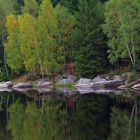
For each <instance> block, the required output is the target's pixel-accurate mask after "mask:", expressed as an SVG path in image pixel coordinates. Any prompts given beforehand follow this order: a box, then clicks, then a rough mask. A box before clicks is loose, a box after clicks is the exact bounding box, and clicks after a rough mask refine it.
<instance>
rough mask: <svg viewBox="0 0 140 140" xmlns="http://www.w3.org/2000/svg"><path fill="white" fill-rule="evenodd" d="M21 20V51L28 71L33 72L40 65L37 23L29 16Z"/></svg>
mask: <svg viewBox="0 0 140 140" xmlns="http://www.w3.org/2000/svg"><path fill="white" fill-rule="evenodd" d="M19 20H20V25H19V26H20V27H19V28H20V31H19V40H20V51H21V54H22V56H23V58H24V66H25V68H26V70H28V71H33V70H34V69H35V67H36V66H37V65H38V64H39V54H38V53H39V48H38V47H39V45H38V44H39V43H38V40H37V36H38V35H37V21H36V19H35V18H34V17H33V16H31V15H28V14H24V15H23V16H20V17H19Z"/></svg>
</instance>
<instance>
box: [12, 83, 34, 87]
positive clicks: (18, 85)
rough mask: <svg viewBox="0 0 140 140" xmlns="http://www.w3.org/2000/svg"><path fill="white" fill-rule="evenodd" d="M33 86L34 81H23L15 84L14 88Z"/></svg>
mask: <svg viewBox="0 0 140 140" xmlns="http://www.w3.org/2000/svg"><path fill="white" fill-rule="evenodd" d="M32 87H33V85H32V83H23V82H21V83H18V84H16V85H14V86H13V88H32Z"/></svg>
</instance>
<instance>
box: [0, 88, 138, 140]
mask: <svg viewBox="0 0 140 140" xmlns="http://www.w3.org/2000/svg"><path fill="white" fill-rule="evenodd" d="M40 90H41V91H40V93H39V92H38V91H36V90H28V91H22V90H21V91H14V92H13V91H9V92H1V93H0V140H140V133H139V132H140V96H139V95H140V94H139V92H137V93H134V92H126V91H125V92H124V91H123V92H122V93H120V92H118V91H116V92H115V91H114V92H105V93H104V92H103V91H98V92H93V91H92V90H80V91H75V90H72V89H66V88H61V89H57V90H56V91H50V90H49V89H46V91H45V89H40Z"/></svg>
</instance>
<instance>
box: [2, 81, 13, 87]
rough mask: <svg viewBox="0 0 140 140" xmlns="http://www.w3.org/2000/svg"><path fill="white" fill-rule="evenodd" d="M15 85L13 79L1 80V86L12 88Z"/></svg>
mask: <svg viewBox="0 0 140 140" xmlns="http://www.w3.org/2000/svg"><path fill="white" fill-rule="evenodd" d="M12 86H13V82H12V81H7V82H1V83H0V88H11V87H12Z"/></svg>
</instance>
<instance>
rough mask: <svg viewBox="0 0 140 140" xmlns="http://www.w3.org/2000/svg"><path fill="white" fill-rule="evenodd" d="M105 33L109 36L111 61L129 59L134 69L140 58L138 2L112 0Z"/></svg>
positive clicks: (106, 11) (108, 9) (107, 7)
mask: <svg viewBox="0 0 140 140" xmlns="http://www.w3.org/2000/svg"><path fill="white" fill-rule="evenodd" d="M105 9H106V10H105V24H104V26H103V29H104V32H105V33H106V34H107V36H108V38H109V40H108V46H109V50H108V53H109V56H108V58H109V61H110V62H111V63H112V64H113V63H115V62H117V61H118V60H119V59H123V58H129V59H130V61H131V64H132V65H133V68H135V67H136V62H137V59H138V56H139V50H140V48H139V40H140V36H139V27H140V24H138V23H139V22H140V18H139V15H140V3H139V1H138V0H130V1H127V0H123V1H122V0H110V1H108V2H107V3H106V8H105Z"/></svg>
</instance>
